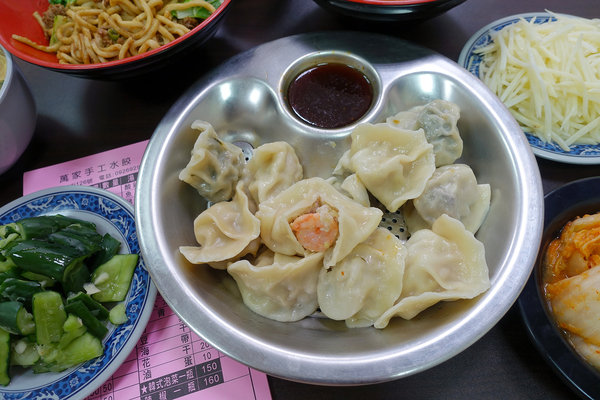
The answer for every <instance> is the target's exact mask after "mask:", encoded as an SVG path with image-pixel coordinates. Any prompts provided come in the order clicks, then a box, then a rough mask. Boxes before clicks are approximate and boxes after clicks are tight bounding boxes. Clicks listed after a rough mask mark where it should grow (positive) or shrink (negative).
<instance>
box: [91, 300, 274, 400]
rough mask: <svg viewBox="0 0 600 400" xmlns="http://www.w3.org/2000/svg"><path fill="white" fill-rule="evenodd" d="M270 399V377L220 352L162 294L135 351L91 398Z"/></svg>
mask: <svg viewBox="0 0 600 400" xmlns="http://www.w3.org/2000/svg"><path fill="white" fill-rule="evenodd" d="M186 398H187V399H207V400H208V399H211V400H212V399H219V398H223V399H225V398H235V399H270V393H269V391H268V384H267V382H266V377H265V375H264V374H262V373H258V372H256V371H254V370H252V369H250V368H248V367H246V366H244V365H242V364H239V363H238V362H236V361H234V360H232V359H230V358H228V357H227V356H225V355H223V354H221V353H220V352H219V351H218V350H216V349H215V348H213V347H212V346H210V345H209V344H208V343H206V342H205V341H204V340H202V338H200V337H199V336H198V335H196V334H195V333H194V332H192V331H191V329H190V328H189V327H188V326H187V325H186V324H185V323H184V322H182V321H181V320H180V319H179V317H177V315H176V314H175V313H174V312H173V311H172V310H171V309H170V308H169V307H168V305H167V304H166V303H165V301H164V299H163V298H162V297H161V296H160V295H158V296H157V298H156V303H155V305H154V310H153V315H152V317H151V318H150V321H149V322H148V326H147V327H146V330H145V331H144V333H143V334H142V337H141V338H140V340H139V342H138V344H137V345H136V348H135V350H134V351H133V353H132V354H131V356H130V357H129V358H128V359H127V360H126V361H125V362H124V363H123V365H122V366H121V368H119V370H117V372H116V373H115V374H114V375H113V376H112V377H111V378H110V379H109V380H108V381H106V382H105V384H104V385H102V386H101V387H100V388H98V390H96V391H95V392H94V393H93V394H92V395H90V396H89V397H88V400H113V399H119V400H120V399H139V400H173V399H186Z"/></svg>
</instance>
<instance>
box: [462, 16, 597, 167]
mask: <svg viewBox="0 0 600 400" xmlns="http://www.w3.org/2000/svg"><path fill="white" fill-rule="evenodd" d="M521 18H523V19H525V20H527V21H531V20H532V19H533V18H535V19H534V23H536V24H543V23H546V22H548V21H551V20H554V17H553V16H552V15H551V14H549V13H544V12H537V13H526V14H516V15H512V16H510V17H505V18H502V19H499V20H497V21H494V22H492V23H490V24H488V25H486V26H484V27H483V28H481V29H480V30H479V31H477V32H476V33H475V34H474V35H473V36H472V37H471V38H470V39H469V40H468V41H467V43H466V44H465V46H464V47H463V49H462V51H461V53H460V56H459V57H458V64H460V65H461V66H463V67H465V68H466V69H467V70H469V72H471V73H472V74H473V75H475V76H477V77H479V65H480V64H481V62H482V57H481V56H480V55H478V54H476V53H475V51H476V50H477V49H480V48H482V47H484V46H487V45H488V44H490V42H491V41H492V37H491V34H492V33H493V32H497V31H499V30H501V29H503V28H505V27H506V26H508V25H512V24H514V23H516V22H518V21H519V20H520V19H521ZM524 132H525V136H526V137H527V141H528V142H529V144H530V145H531V148H532V150H533V153H534V154H535V155H537V156H539V157H542V158H545V159H548V160H553V161H559V162H564V163H569V164H600V145H572V146H570V151H564V150H563V149H562V148H561V147H560V146H558V145H557V144H555V143H545V142H543V141H542V140H540V139H539V138H537V137H536V136H534V135H532V134H531V133H529V132H527V131H526V130H525V128H524Z"/></svg>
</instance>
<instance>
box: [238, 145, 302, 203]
mask: <svg viewBox="0 0 600 400" xmlns="http://www.w3.org/2000/svg"><path fill="white" fill-rule="evenodd" d="M243 175H244V181H246V182H247V187H248V191H249V192H250V195H251V196H252V198H253V200H254V201H255V202H256V204H260V203H261V202H262V201H264V200H266V199H268V198H270V197H273V196H275V195H277V194H279V192H281V191H282V190H284V189H287V188H288V187H290V186H291V185H292V184H294V183H296V182H298V181H299V180H300V179H302V177H303V172H302V165H300V161H299V160H298V156H297V155H296V151H295V150H294V148H293V147H292V146H290V145H289V144H288V143H286V142H272V143H266V144H263V145H261V146H259V147H257V148H256V149H254V153H253V155H252V158H251V159H250V161H248V164H247V165H246V168H245V170H244V173H243Z"/></svg>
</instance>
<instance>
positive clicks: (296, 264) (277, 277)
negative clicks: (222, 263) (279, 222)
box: [227, 249, 323, 322]
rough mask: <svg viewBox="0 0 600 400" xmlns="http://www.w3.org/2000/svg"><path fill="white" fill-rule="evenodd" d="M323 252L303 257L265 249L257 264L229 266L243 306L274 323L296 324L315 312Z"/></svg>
mask: <svg viewBox="0 0 600 400" xmlns="http://www.w3.org/2000/svg"><path fill="white" fill-rule="evenodd" d="M322 265H323V253H313V254H310V255H308V256H306V257H298V256H286V255H283V254H278V253H273V252H272V251H271V250H269V249H266V250H265V251H264V252H262V253H261V254H259V256H258V257H257V259H256V264H255V265H252V263H250V261H248V260H240V261H236V262H234V263H232V264H230V265H229V267H228V268H227V272H229V274H230V275H231V276H232V277H233V278H234V279H235V281H236V283H237V284H238V287H239V289H240V292H241V294H242V299H243V301H244V304H246V306H247V307H248V308H250V309H251V310H252V311H254V312H255V313H257V314H260V315H262V316H264V317H267V318H271V319H274V320H276V321H282V322H291V321H298V320H300V319H302V318H304V317H306V316H308V315H310V314H312V313H313V312H315V311H316V309H317V307H318V305H317V279H318V277H319V270H320V269H321V267H322Z"/></svg>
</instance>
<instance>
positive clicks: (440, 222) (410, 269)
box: [374, 214, 490, 328]
mask: <svg viewBox="0 0 600 400" xmlns="http://www.w3.org/2000/svg"><path fill="white" fill-rule="evenodd" d="M406 247H407V250H408V254H407V256H406V265H405V269H404V278H403V280H402V293H401V294H400V297H399V298H398V299H397V300H396V303H395V304H394V305H393V306H392V307H391V308H390V309H389V310H387V311H386V312H385V313H383V315H382V316H381V317H380V318H379V319H378V320H377V321H375V324H374V326H375V327H376V328H385V327H386V326H387V325H388V323H389V320H390V318H392V317H395V316H398V317H401V318H404V319H411V318H414V317H415V316H416V315H417V314H419V313H420V312H421V311H423V310H425V309H426V308H428V307H430V306H432V305H434V304H436V303H438V302H440V301H451V300H458V299H472V298H474V297H475V296H478V295H479V294H481V293H483V292H485V291H486V290H487V289H489V287H490V279H489V271H488V266H487V263H486V260H485V250H484V247H483V243H481V242H480V241H479V240H477V239H476V238H475V236H474V235H473V234H472V233H471V232H469V231H468V230H466V229H465V227H464V225H463V224H462V223H461V222H460V221H458V220H456V219H454V218H452V217H449V216H447V215H445V214H444V215H442V216H441V217H439V218H438V219H437V220H436V221H435V222H434V223H433V226H432V227H431V229H421V230H420V231H417V232H415V233H414V234H413V235H412V236H411V237H410V238H409V239H408V241H407V242H406Z"/></svg>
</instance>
